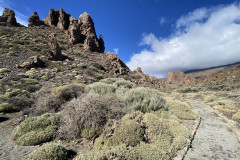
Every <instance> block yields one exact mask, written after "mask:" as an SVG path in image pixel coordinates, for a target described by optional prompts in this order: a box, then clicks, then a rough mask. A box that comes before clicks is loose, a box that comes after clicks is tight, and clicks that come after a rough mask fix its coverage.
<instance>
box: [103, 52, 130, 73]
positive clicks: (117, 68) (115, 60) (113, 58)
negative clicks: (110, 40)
mask: <svg viewBox="0 0 240 160" xmlns="http://www.w3.org/2000/svg"><path fill="white" fill-rule="evenodd" d="M106 56H107V61H106V63H107V65H108V66H109V68H110V73H112V74H115V75H127V74H129V72H131V71H130V69H129V68H128V67H127V66H126V64H125V63H124V62H123V61H122V60H121V59H120V58H119V57H118V56H117V55H116V54H114V53H112V52H107V53H106Z"/></svg>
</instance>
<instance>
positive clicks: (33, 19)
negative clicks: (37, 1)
mask: <svg viewBox="0 0 240 160" xmlns="http://www.w3.org/2000/svg"><path fill="white" fill-rule="evenodd" d="M28 22H29V24H28V26H41V25H44V23H43V21H41V20H40V19H39V16H38V14H37V12H33V14H32V16H31V17H29V18H28Z"/></svg>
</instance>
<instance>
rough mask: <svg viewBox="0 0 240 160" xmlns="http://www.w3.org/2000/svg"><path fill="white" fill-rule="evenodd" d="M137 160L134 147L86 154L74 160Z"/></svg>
mask: <svg viewBox="0 0 240 160" xmlns="http://www.w3.org/2000/svg"><path fill="white" fill-rule="evenodd" d="M90 159H91V160H113V159H114V160H139V159H141V156H140V153H139V151H138V150H136V149H135V148H134V147H126V146H125V145H121V146H117V147H113V148H111V149H108V150H104V151H97V152H96V151H94V152H92V153H88V154H82V155H79V156H77V157H76V158H74V160H90Z"/></svg>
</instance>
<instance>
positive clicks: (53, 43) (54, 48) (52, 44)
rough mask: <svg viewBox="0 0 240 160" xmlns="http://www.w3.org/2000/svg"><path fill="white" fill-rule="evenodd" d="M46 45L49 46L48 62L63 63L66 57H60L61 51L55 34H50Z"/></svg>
mask: <svg viewBox="0 0 240 160" xmlns="http://www.w3.org/2000/svg"><path fill="white" fill-rule="evenodd" d="M48 45H49V53H48V57H49V60H55V61H63V60H65V59H66V57H65V56H64V55H62V51H61V48H60V47H59V45H58V42H57V38H56V35H55V34H51V35H50V36H49V43H48Z"/></svg>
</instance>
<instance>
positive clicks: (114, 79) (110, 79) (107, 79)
mask: <svg viewBox="0 0 240 160" xmlns="http://www.w3.org/2000/svg"><path fill="white" fill-rule="evenodd" d="M117 80H119V78H106V79H102V80H101V81H100V82H103V83H106V84H113V83H115V82H116V81H117Z"/></svg>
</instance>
